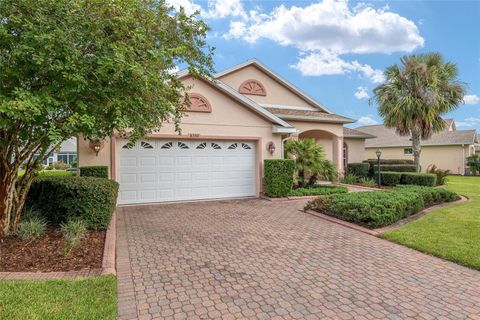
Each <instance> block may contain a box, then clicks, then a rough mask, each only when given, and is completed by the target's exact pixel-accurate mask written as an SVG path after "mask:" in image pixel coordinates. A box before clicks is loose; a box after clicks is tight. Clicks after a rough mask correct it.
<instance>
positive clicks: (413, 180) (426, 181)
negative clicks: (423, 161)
mask: <svg viewBox="0 0 480 320" xmlns="http://www.w3.org/2000/svg"><path fill="white" fill-rule="evenodd" d="M400 183H401V184H413V185H418V186H429V187H434V186H436V185H437V176H436V175H435V174H432V173H403V174H402V180H401V182H400Z"/></svg>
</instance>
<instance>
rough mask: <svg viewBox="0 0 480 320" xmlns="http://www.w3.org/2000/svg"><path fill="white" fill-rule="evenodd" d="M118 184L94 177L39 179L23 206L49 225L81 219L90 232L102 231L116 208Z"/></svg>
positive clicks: (34, 183)
mask: <svg viewBox="0 0 480 320" xmlns="http://www.w3.org/2000/svg"><path fill="white" fill-rule="evenodd" d="M117 192H118V183H117V182H115V181H112V180H108V179H103V178H94V177H39V178H36V179H35V180H34V181H33V183H32V186H31V188H30V192H29V194H28V196H27V206H28V207H34V208H36V209H38V210H39V211H40V212H41V213H42V216H44V217H45V218H46V219H47V220H48V221H50V222H53V223H61V222H66V221H68V220H71V219H81V220H83V221H84V222H85V223H86V224H87V227H88V228H90V229H106V228H107V226H108V224H109V222H110V219H111V217H112V213H113V211H114V209H115V206H116V201H117Z"/></svg>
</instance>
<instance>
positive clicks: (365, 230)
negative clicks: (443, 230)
mask: <svg viewBox="0 0 480 320" xmlns="http://www.w3.org/2000/svg"><path fill="white" fill-rule="evenodd" d="M377 190H378V189H377ZM459 196H460V199H458V200H455V201H452V202H445V203H441V204H437V205H434V206H431V207H428V208H426V209H423V210H422V211H420V212H418V213H415V214H413V215H411V216H409V217H406V218H403V219H401V220H399V221H397V222H395V223H393V224H391V225H389V226H386V227H382V228H377V229H368V228H365V227H362V226H359V225H357V224H355V223H352V222H348V221H345V220H341V219H338V218H335V217H332V216H329V215H326V214H323V213H320V212H317V211H314V210H306V211H303V210H300V211H302V212H305V213H308V214H311V215H313V216H316V217H318V218H320V219H323V220H327V221H330V222H333V223H336V224H340V225H342V226H344V227H347V228H350V229H354V230H357V231H360V232H363V233H366V234H369V235H371V236H375V237H376V236H378V235H379V234H380V233H383V232H386V231H390V230H393V229H396V228H398V227H400V226H402V225H404V224H406V223H408V222H411V221H415V220H417V219H419V218H421V217H423V216H425V215H426V214H428V213H430V212H432V211H434V210H436V209H440V208H443V207H447V206H450V205H454V204H458V203H462V202H465V201H468V198H467V197H465V196H462V195H459Z"/></svg>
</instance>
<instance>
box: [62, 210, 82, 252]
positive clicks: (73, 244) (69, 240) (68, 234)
mask: <svg viewBox="0 0 480 320" xmlns="http://www.w3.org/2000/svg"><path fill="white" fill-rule="evenodd" d="M60 231H61V232H62V234H63V237H64V238H65V242H66V244H65V254H67V253H68V251H70V250H71V249H73V248H77V247H78V246H79V245H80V240H82V238H83V237H85V234H87V224H86V223H85V222H84V221H82V220H79V219H72V220H68V221H67V222H66V223H62V224H61V225H60Z"/></svg>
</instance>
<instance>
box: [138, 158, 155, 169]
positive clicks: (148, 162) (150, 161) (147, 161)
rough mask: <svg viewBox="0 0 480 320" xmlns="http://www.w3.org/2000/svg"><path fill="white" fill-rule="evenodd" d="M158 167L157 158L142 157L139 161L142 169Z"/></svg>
mask: <svg viewBox="0 0 480 320" xmlns="http://www.w3.org/2000/svg"><path fill="white" fill-rule="evenodd" d="M156 165H157V158H156V157H154V156H152V157H141V158H140V161H139V166H140V167H154V168H155V167H156Z"/></svg>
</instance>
